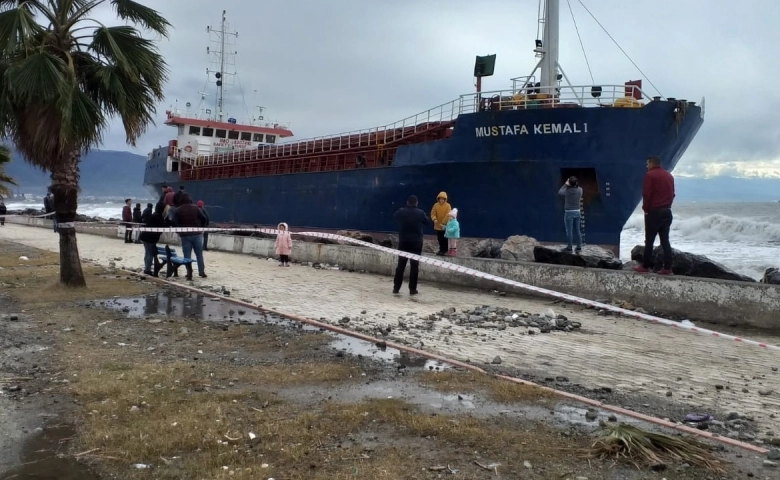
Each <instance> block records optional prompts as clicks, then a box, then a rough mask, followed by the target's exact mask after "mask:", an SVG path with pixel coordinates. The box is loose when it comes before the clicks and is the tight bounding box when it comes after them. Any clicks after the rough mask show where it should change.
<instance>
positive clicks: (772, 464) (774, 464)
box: [764, 460, 778, 468]
mask: <svg viewBox="0 0 780 480" xmlns="http://www.w3.org/2000/svg"><path fill="white" fill-rule="evenodd" d="M777 465H778V463H777V462H773V461H772V460H764V466H765V467H770V468H776V467H777Z"/></svg>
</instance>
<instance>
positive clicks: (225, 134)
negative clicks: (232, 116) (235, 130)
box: [214, 128, 227, 138]
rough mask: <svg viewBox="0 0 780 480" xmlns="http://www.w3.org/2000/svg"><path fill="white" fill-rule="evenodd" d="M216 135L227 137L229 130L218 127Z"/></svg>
mask: <svg viewBox="0 0 780 480" xmlns="http://www.w3.org/2000/svg"><path fill="white" fill-rule="evenodd" d="M214 136H215V137H217V138H225V137H227V130H224V129H222V128H218V129H217V134H216V135H214Z"/></svg>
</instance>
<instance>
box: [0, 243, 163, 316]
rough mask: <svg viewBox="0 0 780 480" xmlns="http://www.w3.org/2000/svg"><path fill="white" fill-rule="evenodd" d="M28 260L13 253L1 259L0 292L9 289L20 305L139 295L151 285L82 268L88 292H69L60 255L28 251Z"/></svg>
mask: <svg viewBox="0 0 780 480" xmlns="http://www.w3.org/2000/svg"><path fill="white" fill-rule="evenodd" d="M24 255H25V256H26V257H28V258H29V260H19V256H20V255H17V254H16V253H14V252H11V253H8V254H5V255H0V267H2V270H0V288H4V289H6V288H7V289H8V290H9V292H11V294H12V296H13V297H14V298H15V299H16V300H18V301H20V302H32V301H34V302H35V304H36V305H37V306H45V305H48V304H61V303H63V302H73V301H81V300H90V299H94V298H105V297H110V296H113V295H116V294H117V292H119V293H120V294H121V295H138V294H141V293H144V292H146V291H148V289H149V285H148V284H144V283H142V282H139V281H137V280H128V279H126V278H124V277H121V278H114V277H111V276H107V275H101V274H103V273H105V272H104V269H102V268H101V267H97V266H94V265H92V264H83V265H82V269H83V271H84V276H85V278H86V281H87V288H68V287H64V286H62V285H60V283H59V255H58V254H56V253H51V252H41V251H38V250H33V251H31V252H27V251H25V253H24Z"/></svg>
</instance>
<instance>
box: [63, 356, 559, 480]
mask: <svg viewBox="0 0 780 480" xmlns="http://www.w3.org/2000/svg"><path fill="white" fill-rule="evenodd" d="M306 368H311V367H306ZM246 370H247V371H246V372H241V369H234V370H230V371H223V372H217V371H215V370H214V368H213V367H212V366H200V365H198V366H196V367H195V368H191V366H189V365H166V366H160V365H137V364H136V365H133V364H130V363H123V364H104V365H101V366H100V368H99V369H97V370H96V371H94V372H89V371H86V372H85V371H82V373H80V374H79V376H78V379H77V380H76V381H74V382H72V384H71V388H72V389H73V391H74V393H76V394H77V396H78V398H79V399H80V400H81V401H82V403H83V407H84V409H85V410H86V411H87V412H89V414H88V415H87V417H86V419H85V421H84V428H83V431H84V434H83V436H82V438H81V444H80V446H79V449H81V450H84V451H86V450H92V449H96V448H97V449H100V455H103V456H108V457H112V458H115V459H118V460H116V461H115V462H116V463H115V464H114V465H111V466H112V467H113V468H109V470H110V471H114V468H116V469H118V471H119V472H123V473H122V475H123V478H142V477H143V478H146V477H147V476H148V473H147V472H145V471H129V472H128V471H126V469H127V467H126V466H127V464H132V463H146V464H149V463H151V464H155V465H159V470H158V472H157V474H156V478H219V477H221V476H223V475H226V474H229V471H233V472H234V473H233V475H231V476H232V477H234V478H259V477H258V475H259V471H262V475H263V478H266V477H274V478H280V477H281V478H289V479H303V478H311V479H320V478H321V479H326V478H327V479H333V478H336V479H337V478H344V479H347V478H414V477H408V476H409V475H410V474H412V473H417V474H419V472H421V471H422V469H423V468H424V467H428V466H431V465H433V464H434V463H437V462H436V461H435V460H439V462H438V463H441V462H442V461H443V462H444V463H446V462H447V461H449V458H450V457H451V456H452V454H451V453H450V452H449V450H450V449H465V451H467V452H473V451H474V450H479V451H480V452H483V453H487V454H491V455H493V457H491V458H493V459H494V460H495V461H498V462H500V463H502V464H503V465H507V464H517V463H518V459H519V458H527V456H528V455H533V456H534V457H535V458H536V462H540V460H541V459H542V458H544V457H546V456H548V455H549V454H550V453H551V452H552V453H554V452H555V451H561V449H563V448H571V447H572V446H573V444H572V443H568V442H567V441H566V440H563V439H562V437H559V436H558V435H557V434H555V433H554V432H551V431H546V430H544V429H540V427H539V426H538V425H531V424H529V425H526V426H525V429H524V428H521V427H519V426H518V425H517V424H514V422H508V423H507V424H506V425H499V424H497V423H495V422H492V421H490V420H480V419H476V418H473V417H449V416H441V415H431V414H429V413H424V412H421V411H419V410H418V409H417V408H416V407H414V406H411V405H408V404H406V403H404V402H403V401H400V400H371V401H367V402H363V403H359V404H348V405H345V404H336V403H328V404H325V405H323V406H322V408H312V407H306V406H304V405H301V404H295V403H288V402H285V401H282V400H280V399H279V398H278V397H277V396H276V395H275V394H274V393H273V392H271V391H268V390H246V389H236V391H231V388H227V389H225V388H223V387H225V385H226V384H227V382H228V380H229V379H230V376H234V378H246V377H247V376H248V375H249V373H250V371H254V372H256V375H255V377H256V380H257V381H258V383H260V384H262V385H264V386H274V387H278V386H279V385H276V384H272V379H273V381H279V382H281V384H282V385H291V384H297V382H298V380H296V379H295V376H292V377H290V376H286V377H285V376H280V377H277V376H276V375H277V374H278V373H280V372H281V371H282V370H278V369H273V368H272V369H271V370H270V372H273V373H270V374H269V370H267V369H266V367H260V368H254V369H249V368H247V369H246ZM320 373H325V372H318V374H320ZM228 374H229V375H228ZM325 375H327V373H325ZM299 379H300V377H299ZM312 381H313V379H312V378H309V379H308V381H307V382H304V383H305V384H306V385H309V384H311V385H312V387H316V383H311V382H312ZM320 381H321V382H326V381H327V380H324V379H322V378H321V379H320ZM239 385H240V382H239ZM134 407H135V408H134ZM383 427H384V428H390V432H392V437H394V438H389V436H388V435H387V434H385V435H384V436H385V437H388V438H387V440H386V442H385V443H386V444H387V446H386V447H381V448H378V449H372V450H374V451H366V450H365V449H364V448H362V447H361V446H360V445H359V444H355V445H347V446H346V448H338V445H339V444H341V443H342V442H345V441H347V439H348V438H349V437H350V435H353V434H359V433H360V432H368V431H374V430H376V429H378V428H383ZM250 433H252V434H253V435H254V436H255V438H253V439H252V438H250ZM421 437H422V438H429V439H430V440H431V442H429V443H428V448H429V449H430V450H431V452H429V453H430V455H423V456H421V455H419V452H418V453H415V452H414V451H413V449H412V448H411V447H412V445H415V444H416V442H418V441H419V440H418V439H419V438H421ZM442 446H444V447H445V448H444V449H443V450H444V451H443V452H441V451H440V450H442ZM431 457H434V458H431ZM437 457H438V458H437ZM401 460H403V461H401ZM431 462H433V463H431ZM262 463H267V464H269V467H268V468H266V469H263V468H261V464H262ZM460 463H461V464H462V463H463V460H462V459H461V460H460ZM519 463H520V464H522V461H519ZM109 465H110V464H109ZM223 466H227V467H228V468H229V470H228V471H225V470H223ZM416 478H428V477H427V476H420V477H416Z"/></svg>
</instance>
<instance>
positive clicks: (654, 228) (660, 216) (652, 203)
mask: <svg viewBox="0 0 780 480" xmlns="http://www.w3.org/2000/svg"><path fill="white" fill-rule="evenodd" d="M674 197H675V193H674V177H673V176H672V174H671V173H669V172H667V171H666V170H664V169H663V168H661V159H660V158H658V157H657V156H655V155H653V156H650V157H648V159H647V173H646V174H645V180H644V183H643V185H642V210H644V212H645V252H644V255H643V258H642V265H637V266H636V267H634V271H635V272H638V273H650V271H651V270H652V269H653V263H654V262H653V244H654V243H655V237H656V236H659V237H661V249H662V250H663V265H662V266H661V268H660V269H659V270H658V274H659V275H672V274H673V273H672V245H671V243H669V231H670V230H671V228H672V221H673V220H674V216H673V215H672V202H674Z"/></svg>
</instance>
